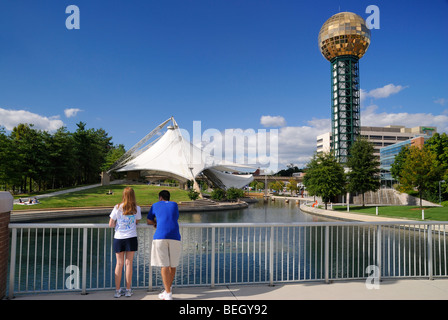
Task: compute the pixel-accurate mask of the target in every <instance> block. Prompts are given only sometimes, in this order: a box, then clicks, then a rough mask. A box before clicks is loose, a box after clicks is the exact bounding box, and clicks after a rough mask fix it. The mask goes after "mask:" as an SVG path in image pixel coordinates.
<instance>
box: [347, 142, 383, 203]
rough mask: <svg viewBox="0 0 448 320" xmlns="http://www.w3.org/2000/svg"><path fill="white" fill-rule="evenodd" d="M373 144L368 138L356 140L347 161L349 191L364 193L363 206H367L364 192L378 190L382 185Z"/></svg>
mask: <svg viewBox="0 0 448 320" xmlns="http://www.w3.org/2000/svg"><path fill="white" fill-rule="evenodd" d="M374 152H375V149H374V148H373V144H372V143H370V142H368V141H367V140H366V139H359V140H357V141H355V143H354V144H353V146H352V147H351V149H350V157H349V159H348V161H347V167H348V168H349V172H348V173H347V177H348V185H347V189H348V191H349V192H351V193H353V192H360V193H362V206H363V207H364V206H365V201H364V192H366V191H376V190H378V188H379V187H380V169H379V165H380V163H379V161H378V159H377V158H376V157H375V155H374Z"/></svg>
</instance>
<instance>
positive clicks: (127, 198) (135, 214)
mask: <svg viewBox="0 0 448 320" xmlns="http://www.w3.org/2000/svg"><path fill="white" fill-rule="evenodd" d="M109 217H110V220H109V226H110V227H112V228H115V234H114V243H113V247H114V251H115V254H116V257H117V264H116V266H115V295H114V297H115V298H119V297H120V296H122V295H123V294H124V295H125V296H126V297H130V296H131V295H132V289H131V282H132V261H133V259H134V253H135V251H137V249H138V242H137V224H138V222H139V220H141V218H142V214H141V209H140V207H139V206H138V205H137V201H136V200H135V193H134V189H132V188H130V187H126V188H125V189H124V190H123V200H122V202H121V203H120V204H117V205H116V206H115V207H114V209H113V210H112V212H111V214H110V216H109ZM125 259H126V291H124V292H123V290H122V289H121V288H120V283H121V275H122V272H123V266H124V263H125Z"/></svg>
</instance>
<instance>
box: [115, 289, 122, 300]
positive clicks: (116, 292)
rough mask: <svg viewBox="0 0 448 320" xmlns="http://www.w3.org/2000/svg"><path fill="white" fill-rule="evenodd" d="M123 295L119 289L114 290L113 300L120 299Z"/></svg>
mask: <svg viewBox="0 0 448 320" xmlns="http://www.w3.org/2000/svg"><path fill="white" fill-rule="evenodd" d="M122 295H123V291H121V289H119V290H115V294H114V298H120V297H121V296H122Z"/></svg>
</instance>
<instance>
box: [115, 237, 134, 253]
mask: <svg viewBox="0 0 448 320" xmlns="http://www.w3.org/2000/svg"><path fill="white" fill-rule="evenodd" d="M137 249H138V241H137V237H134V238H127V239H115V238H114V252H115V253H118V252H123V251H137Z"/></svg>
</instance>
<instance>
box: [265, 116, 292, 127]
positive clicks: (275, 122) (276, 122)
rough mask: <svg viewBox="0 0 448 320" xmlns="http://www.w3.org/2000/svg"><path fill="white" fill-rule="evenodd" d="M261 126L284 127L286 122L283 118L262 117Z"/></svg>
mask: <svg viewBox="0 0 448 320" xmlns="http://www.w3.org/2000/svg"><path fill="white" fill-rule="evenodd" d="M260 124H261V125H263V126H264V127H283V126H285V125H286V120H285V118H283V117H282V116H261V119H260Z"/></svg>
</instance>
